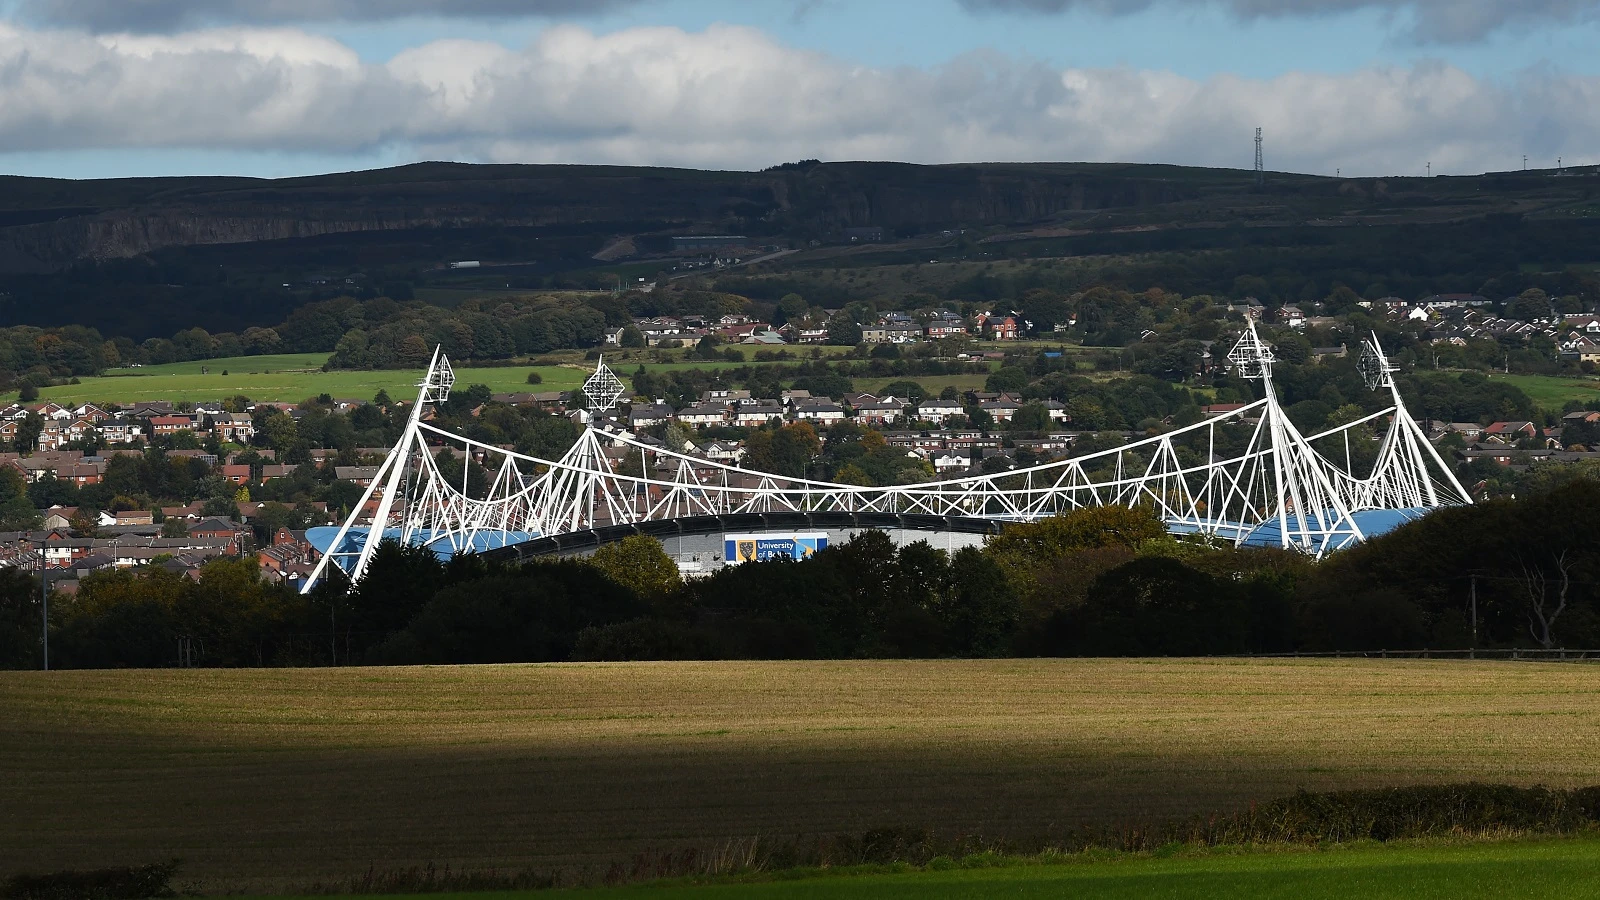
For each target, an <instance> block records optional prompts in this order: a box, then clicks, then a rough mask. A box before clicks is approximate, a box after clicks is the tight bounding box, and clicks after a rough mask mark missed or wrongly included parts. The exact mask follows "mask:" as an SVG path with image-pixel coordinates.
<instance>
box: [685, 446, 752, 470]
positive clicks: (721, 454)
mask: <svg viewBox="0 0 1600 900" xmlns="http://www.w3.org/2000/svg"><path fill="white" fill-rule="evenodd" d="M696 452H698V453H699V454H700V455H701V456H704V457H705V458H706V459H709V460H712V461H713V462H721V463H729V464H731V465H738V463H739V461H740V460H742V459H744V454H745V449H744V445H743V444H741V443H739V442H738V441H712V442H710V443H708V444H702V445H700V446H699V447H698V448H697V449H696Z"/></svg>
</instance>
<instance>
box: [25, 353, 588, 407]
mask: <svg viewBox="0 0 1600 900" xmlns="http://www.w3.org/2000/svg"><path fill="white" fill-rule="evenodd" d="M327 358H328V356H327V354H325V353H289V354H279V355H275V356H240V357H232V358H228V359H209V360H201V361H195V362H183V363H171V364H168V365H162V366H145V367H143V368H138V369H113V370H110V371H109V372H107V373H106V374H105V375H103V376H100V377H97V378H84V379H81V382H82V383H81V384H66V385H59V386H56V387H47V388H42V389H41V390H40V391H39V396H40V397H42V398H44V399H47V400H55V401H56V402H58V403H84V402H90V403H116V404H121V405H128V404H131V403H137V402H139V401H141V400H172V401H174V402H176V401H180V400H189V401H199V400H220V399H222V398H224V397H232V396H236V395H239V394H243V395H244V396H246V397H249V398H250V399H252V400H266V401H279V402H285V403H298V402H299V401H301V400H304V399H306V398H307V397H315V396H317V395H318V394H328V395H331V396H333V397H336V398H341V399H344V398H348V399H356V400H371V399H372V398H373V397H374V396H375V395H376V394H377V393H378V391H379V390H386V391H388V392H389V394H390V396H392V397H394V398H395V399H397V400H398V399H402V398H411V397H414V396H415V395H416V391H417V389H416V384H417V382H418V381H420V380H421V378H422V372H421V370H416V371H404V370H381V371H365V370H361V371H351V370H337V371H332V372H324V371H322V364H323V362H325V361H326V360H327ZM202 367H204V368H206V369H208V370H209V372H208V373H207V374H201V371H200V370H201V368H202ZM591 369H592V364H591V366H590V368H581V367H573V368H569V367H567V366H537V367H536V366H516V367H506V368H482V369H479V368H466V367H463V368H459V369H457V370H456V381H457V383H458V384H461V385H468V384H486V385H488V386H489V387H490V388H492V389H493V390H494V391H496V392H509V391H530V390H533V391H559V390H567V389H569V388H574V387H577V386H578V385H580V384H582V383H583V379H584V378H586V377H587V376H588V373H589V371H590V370H591ZM533 371H537V372H538V373H539V374H540V376H541V377H542V378H544V383H543V384H541V385H539V386H538V387H529V386H528V383H527V382H528V373H529V372H533ZM224 372H226V373H227V374H226V375H224V374H223V373H224ZM15 397H16V395H15V394H12V395H10V396H9V397H8V398H5V399H11V400H14V399H15Z"/></svg>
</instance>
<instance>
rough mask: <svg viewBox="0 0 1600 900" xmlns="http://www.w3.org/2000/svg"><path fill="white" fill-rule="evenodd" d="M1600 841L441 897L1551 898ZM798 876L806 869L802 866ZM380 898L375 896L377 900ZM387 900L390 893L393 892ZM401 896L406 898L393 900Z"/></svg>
mask: <svg viewBox="0 0 1600 900" xmlns="http://www.w3.org/2000/svg"><path fill="white" fill-rule="evenodd" d="M1597 871H1600V841H1597V840H1595V839H1594V838H1592V837H1588V838H1580V839H1567V840H1557V841H1511V842H1501V843H1468V844H1456V845H1448V844H1433V845H1427V844H1423V845H1411V846H1388V847H1385V846H1361V847H1353V848H1334V849H1331V850H1320V851H1319V850H1275V851H1271V852H1264V853H1238V852H1234V853H1229V852H1227V851H1226V850H1224V851H1220V852H1211V853H1203V854H1200V855H1196V856H1178V857H1175V858H1165V859H1162V858H1154V857H1152V856H1123V857H1112V858H1109V859H1108V858H1105V857H1103V856H1102V857H1097V856H1092V855H1085V856H1084V857H1081V858H1068V859H1065V860H1063V861H1062V862H1060V863H1044V864H1022V865H1012V866H1004V867H998V868H996V867H988V866H982V865H978V866H975V867H972V868H955V869H946V870H942V871H940V870H933V871H911V872H904V873H894V872H890V873H879V872H866V873H848V874H846V873H820V872H816V873H809V874H810V875H811V877H793V878H791V877H785V878H782V879H774V880H770V881H755V882H750V881H741V880H729V881H725V882H717V881H711V882H710V883H702V884H690V883H684V884H672V883H668V884H646V885H639V886H631V887H619V888H603V889H592V890H576V891H561V892H559V893H556V894H554V895H552V894H551V893H549V892H536V893H535V892H528V893H513V892H505V893H497V894H454V895H450V894H447V895H442V896H438V898H437V900H538V898H541V897H550V896H559V897H572V898H574V900H630V898H637V897H648V898H652V900H680V898H681V900H716V898H721V897H739V898H754V900H854V898H868V897H871V898H874V900H882V898H887V900H898V898H906V900H913V898H914V900H945V898H962V900H966V898H980V897H1016V898H1025V900H1026V898H1034V897H1037V898H1041V900H1043V898H1056V897H1074V898H1082V900H1143V898H1147V897H1162V898H1172V900H1212V898H1217V900H1224V898H1226V900H1232V898H1238V897H1281V898H1294V900H1323V898H1326V900H1348V898H1352V897H1361V898H1373V900H1383V898H1406V900H1421V898H1439V900H1458V898H1480V897H1481V898H1495V900H1501V898H1520V897H1526V898H1544V897H1594V896H1600V885H1597V884H1596V882H1595V875H1596V873H1597ZM794 874H796V875H798V874H800V873H794ZM374 900H376V898H374ZM385 900H388V898H385ZM395 900H398V898H395Z"/></svg>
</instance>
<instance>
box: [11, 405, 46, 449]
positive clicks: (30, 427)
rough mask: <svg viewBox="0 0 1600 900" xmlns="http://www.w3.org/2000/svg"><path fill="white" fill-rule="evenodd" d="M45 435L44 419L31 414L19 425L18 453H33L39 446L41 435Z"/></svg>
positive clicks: (33, 413)
mask: <svg viewBox="0 0 1600 900" xmlns="http://www.w3.org/2000/svg"><path fill="white" fill-rule="evenodd" d="M43 433H44V417H43V416H41V415H39V414H38V413H36V412H30V413H28V414H27V415H26V416H24V417H23V418H22V421H20V422H18V423H17V452H18V453H32V452H33V451H34V449H35V448H36V447H38V446H39V435H41V434H43Z"/></svg>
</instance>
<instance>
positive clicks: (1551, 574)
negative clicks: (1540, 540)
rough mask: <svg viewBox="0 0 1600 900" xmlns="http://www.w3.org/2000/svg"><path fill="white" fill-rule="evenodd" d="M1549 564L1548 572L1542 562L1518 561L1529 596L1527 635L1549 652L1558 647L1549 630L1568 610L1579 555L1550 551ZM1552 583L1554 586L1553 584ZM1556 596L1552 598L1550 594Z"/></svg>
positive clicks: (1562, 551)
mask: <svg viewBox="0 0 1600 900" xmlns="http://www.w3.org/2000/svg"><path fill="white" fill-rule="evenodd" d="M1541 555H1542V556H1547V557H1548V561H1549V564H1550V569H1551V570H1553V571H1547V570H1546V568H1545V566H1544V562H1545V560H1543V559H1523V558H1520V557H1519V558H1518V560H1517V562H1518V568H1519V569H1520V570H1521V576H1522V577H1521V580H1522V587H1523V590H1524V591H1525V592H1526V593H1527V595H1528V632H1529V633H1530V634H1532V635H1533V639H1534V640H1536V641H1538V642H1539V646H1541V647H1543V648H1544V649H1546V650H1549V649H1551V648H1552V647H1554V646H1555V638H1554V637H1552V636H1551V633H1550V629H1551V627H1552V626H1554V625H1555V623H1556V619H1559V618H1560V617H1561V614H1562V613H1563V612H1565V611H1566V609H1567V600H1568V594H1569V593H1570V592H1571V590H1572V570H1573V568H1574V567H1575V566H1576V565H1577V558H1576V554H1574V553H1573V552H1572V551H1571V550H1568V549H1562V550H1560V551H1559V552H1558V551H1555V550H1550V551H1548V553H1546V554H1541ZM1552 582H1553V583H1552ZM1552 591H1553V592H1554V594H1555V596H1554V597H1552V596H1551V593H1552Z"/></svg>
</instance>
